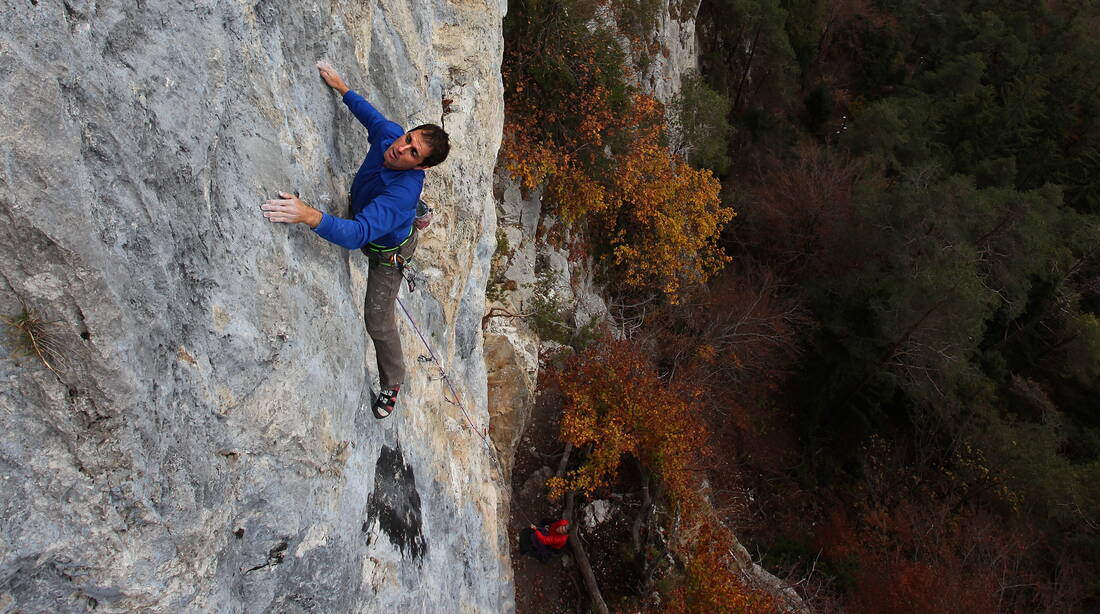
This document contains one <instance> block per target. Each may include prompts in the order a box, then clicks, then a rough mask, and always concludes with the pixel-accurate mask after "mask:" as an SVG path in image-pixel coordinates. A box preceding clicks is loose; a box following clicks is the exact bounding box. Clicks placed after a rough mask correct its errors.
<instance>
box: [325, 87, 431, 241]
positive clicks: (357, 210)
mask: <svg viewBox="0 0 1100 614" xmlns="http://www.w3.org/2000/svg"><path fill="white" fill-rule="evenodd" d="M344 104H346V105H348V109H350V110H351V112H352V114H353V115H355V117H356V119H358V120H359V121H360V122H362V124H363V125H364V126H366V127H367V141H369V142H370V150H368V151H367V157H366V158H365V159H364V160H363V164H362V165H361V166H360V167H359V172H358V173H356V174H355V180H354V181H352V183H351V216H352V217H351V219H348V220H346V219H343V218H339V217H335V216H332V215H329V214H327V213H325V214H323V215H322V217H321V223H320V224H318V225H317V228H314V229H313V231H314V232H316V233H317V234H318V235H320V236H321V237H322V238H324V239H326V240H328V241H331V242H333V243H335V244H337V245H339V246H341V247H345V248H347V249H358V248H360V247H363V246H365V245H366V244H367V243H374V244H376V245H382V246H386V247H391V246H394V245H398V244H400V243H401V242H402V241H404V240H405V239H406V238H407V237H408V236H409V233H410V232H412V224H413V218H415V217H416V202H417V200H418V199H419V198H420V192H421V190H423V188H424V171H422V170H416V169H412V170H407V171H395V170H392V169H388V168H386V167H385V166H383V165H382V156H383V154H385V152H386V149H387V148H388V147H389V146H390V144H392V143H393V141H394V139H396V138H397V137H399V136H401V135H403V134H405V131H404V130H403V129H402V128H401V126H398V125H397V124H395V123H393V122H391V121H390V120H388V119H386V118H385V116H383V115H382V114H381V113H379V112H378V110H377V109H375V108H374V107H372V106H371V104H370V103H369V102H367V101H366V100H365V99H364V98H363V97H362V96H360V95H359V94H357V93H356V92H354V91H352V90H348V92H347V93H346V94H344Z"/></svg>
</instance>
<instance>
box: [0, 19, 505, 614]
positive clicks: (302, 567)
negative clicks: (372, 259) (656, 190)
mask: <svg viewBox="0 0 1100 614" xmlns="http://www.w3.org/2000/svg"><path fill="white" fill-rule="evenodd" d="M503 10H504V7H503V4H502V3H495V2H490V3H483V2H469V1H466V0H457V1H453V2H445V3H442V2H441V3H433V4H429V5H424V4H423V3H413V2H407V1H401V0H383V1H380V2H371V3H363V2H358V1H356V2H351V1H344V0H332V1H330V2H319V3H301V2H293V1H291V0H263V1H260V2H214V1H212V0H198V1H194V0H188V1H186V2H184V1H164V2H149V3H147V2H137V3H128V2H113V1H96V0H64V1H62V0H27V1H21V2H18V3H7V4H5V5H4V7H3V8H0V19H2V21H3V26H0V28H2V30H3V36H0V86H2V87H3V90H4V91H5V92H8V96H7V98H6V100H5V104H4V105H2V106H0V138H3V141H4V146H3V148H2V152H3V153H2V161H3V162H2V164H0V184H2V191H0V212H2V214H3V226H2V230H0V246H2V249H3V255H4V257H3V258H2V259H0V275H2V277H3V281H2V282H0V314H4V315H8V316H12V315H15V314H18V313H19V312H21V311H22V310H23V308H24V305H25V306H26V307H27V308H28V309H30V310H32V311H34V312H36V313H37V314H40V316H41V318H42V319H43V320H44V321H46V322H47V327H46V330H48V331H49V334H50V335H52V336H53V338H54V339H55V340H56V342H57V343H58V344H59V346H60V347H61V352H62V353H63V354H64V357H65V363H66V364H65V365H64V368H62V369H59V374H56V375H55V374H54V373H53V372H51V371H49V370H48V369H46V368H45V367H44V366H43V365H42V364H41V362H40V361H38V360H36V359H35V357H34V356H33V355H31V354H27V353H25V352H23V353H21V352H19V351H18V348H19V345H20V341H19V333H18V331H13V334H12V336H10V337H9V338H7V339H5V340H4V341H3V344H4V345H3V349H4V351H3V352H2V353H0V355H2V356H3V357H4V358H3V359H0V382H2V384H0V414H2V415H3V416H4V428H5V431H6V432H5V434H4V437H3V442H2V444H0V506H2V511H0V612H16V611H18V612H82V611H91V610H93V609H94V610H95V611H96V612H325V613H328V612H387V611H400V612H501V611H509V610H510V608H511V595H512V588H511V580H510V577H511V571H510V565H509V563H508V560H507V548H506V545H507V541H506V536H505V535H504V533H503V526H502V525H501V524H500V522H499V515H498V514H499V506H500V503H501V497H502V494H501V491H500V485H501V481H500V476H499V474H500V469H499V468H498V466H497V464H496V463H495V461H493V459H492V458H491V455H490V453H489V451H488V448H487V447H486V444H485V442H484V441H483V439H482V437H481V435H482V432H483V429H484V428H485V427H486V426H487V423H488V413H487V405H486V403H487V401H486V393H487V389H486V383H485V382H486V371H485V366H484V362H483V358H482V344H481V332H480V321H481V316H482V315H483V306H484V304H483V303H484V286H485V281H486V277H487V275H488V267H489V258H490V255H491V253H492V251H493V247H494V244H495V241H494V239H495V235H494V232H495V212H494V202H493V198H492V192H491V188H492V173H493V165H494V161H495V158H496V151H497V148H498V146H499V139H500V130H501V128H500V127H501V122H502V108H501V84H500V72H499V63H500V54H501V34H500V18H501V16H502V14H503ZM319 59H327V60H329V61H330V62H332V63H333V64H334V65H335V66H336V67H337V68H338V69H340V70H341V72H342V73H343V74H344V76H345V77H346V79H347V80H348V82H349V83H350V84H351V85H352V86H353V87H355V88H356V89H357V90H358V91H360V92H361V93H363V94H364V95H365V96H366V97H367V98H368V99H370V100H372V101H373V102H375V103H376V104H377V106H378V107H379V109H380V110H381V111H383V112H384V113H385V114H387V115H388V116H389V117H391V118H392V119H394V120H395V121H397V122H398V123H401V124H403V125H406V126H409V125H413V124H416V123H420V122H424V121H436V122H438V121H439V120H440V118H441V116H442V115H443V113H444V111H445V103H444V99H447V100H449V101H450V102H449V103H447V104H446V107H447V109H449V110H450V113H449V114H448V115H446V118H445V122H446V127H447V129H448V130H449V131H450V132H451V134H452V143H453V147H454V149H453V152H452V155H451V159H450V160H449V161H448V162H447V163H446V164H445V165H444V166H443V167H441V168H439V169H438V170H435V171H431V172H429V178H428V183H427V188H426V191H425V197H426V199H427V200H430V201H432V202H433V204H434V205H435V206H436V208H437V214H436V216H435V223H434V224H433V226H432V228H431V229H429V231H428V232H427V233H425V234H424V235H423V238H422V241H421V243H420V248H419V252H418V259H419V261H420V278H421V281H420V283H419V288H418V289H417V290H416V291H415V292H411V293H409V292H403V293H402V301H403V303H404V305H405V306H406V307H407V308H408V311H409V313H410V314H411V316H412V318H413V319H414V320H415V321H416V323H417V324H418V325H419V327H420V328H421V330H422V332H423V335H424V338H425V339H426V340H427V342H428V343H429V344H430V345H431V347H432V350H433V351H434V353H435V355H436V356H437V357H438V358H437V361H436V362H437V363H438V364H434V363H424V362H417V360H416V357H417V355H420V354H428V351H427V350H426V349H425V348H424V347H423V346H422V345H421V341H420V338H419V337H418V335H417V334H416V333H415V332H414V331H413V329H412V328H411V327H410V326H408V325H407V324H408V321H407V320H404V316H403V314H401V313H399V314H398V315H399V318H401V319H402V322H401V323H400V324H399V326H400V327H401V328H402V337H403V342H404V344H405V353H406V357H407V360H408V361H409V378H408V381H407V383H406V388H405V391H404V392H403V393H402V395H403V401H404V402H403V407H402V408H399V409H398V412H397V414H395V415H394V416H393V417H391V418H389V419H388V420H386V421H384V422H376V421H375V420H374V419H373V418H372V417H371V416H370V414H369V412H366V413H365V412H364V411H361V409H360V407H361V405H363V403H364V402H365V401H366V400H367V399H368V393H367V388H368V386H369V384H370V380H371V378H372V377H376V375H375V374H374V373H373V371H374V362H373V352H372V349H371V344H370V342H369V341H368V340H367V337H366V335H365V333H364V330H363V326H362V320H361V316H362V298H363V292H364V286H365V262H364V259H363V258H362V257H361V256H360V255H359V254H358V253H349V252H347V251H345V250H343V249H340V248H338V247H335V246H333V245H331V244H328V243H327V242H325V241H323V240H321V239H320V238H318V237H317V236H315V235H314V234H313V233H311V232H309V231H308V229H305V228H304V227H302V226H297V227H287V226H284V225H274V224H269V223H267V222H266V221H264V219H263V218H262V217H261V216H260V212H259V209H258V206H259V204H260V202H261V201H262V200H263V199H264V198H266V197H269V196H271V195H273V193H274V192H275V191H276V190H280V189H282V190H297V191H299V192H300V193H301V196H302V198H303V199H304V200H306V201H307V202H310V203H311V204H314V205H315V206H318V207H319V208H322V209H324V210H327V211H329V212H332V213H336V214H341V213H345V208H346V199H345V197H344V196H343V195H344V194H345V192H346V190H347V186H348V183H349V181H350V178H351V176H352V174H353V173H354V171H355V169H356V168H357V166H358V164H359V162H360V161H361V159H362V156H363V155H364V154H365V151H366V146H367V143H366V134H365V131H364V130H363V129H362V128H361V127H360V126H359V125H358V123H357V122H355V120H354V119H353V118H352V117H351V116H350V114H349V113H348V112H347V111H346V109H345V108H344V107H343V105H342V104H341V103H340V102H339V99H338V98H337V97H336V96H335V95H334V94H332V93H331V92H330V91H329V90H328V89H327V88H326V87H325V86H324V85H323V83H322V82H321V81H320V80H319V79H318V77H317V73H316V69H315V68H314V63H315V62H316V61H317V60H319ZM438 367H443V369H445V371H446V373H447V374H448V376H449V382H450V383H451V384H453V385H454V386H455V388H456V390H457V391H458V394H459V397H460V399H461V406H459V405H458V404H456V403H454V402H453V401H449V400H448V399H450V393H449V392H448V388H447V386H446V384H447V382H446V381H443V380H441V379H439V378H438V375H439V372H440V371H439V369H438ZM466 414H468V416H469V418H468V419H467V415H466Z"/></svg>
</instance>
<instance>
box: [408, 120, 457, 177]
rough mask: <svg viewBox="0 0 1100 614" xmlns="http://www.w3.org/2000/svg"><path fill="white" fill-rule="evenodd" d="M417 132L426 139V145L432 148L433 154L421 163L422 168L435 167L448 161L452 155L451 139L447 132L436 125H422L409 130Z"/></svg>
mask: <svg viewBox="0 0 1100 614" xmlns="http://www.w3.org/2000/svg"><path fill="white" fill-rule="evenodd" d="M417 130H419V131H420V136H421V137H423V138H424V144H425V145H427V146H428V147H431V148H432V153H430V154H428V157H426V158H424V160H422V161H421V162H420V166H423V167H429V166H435V165H436V164H439V163H440V162H442V161H444V160H446V159H447V154H449V153H451V137H450V136H448V135H447V132H446V131H445V130H443V128H440V127H439V126H437V125H435V124H420V125H419V126H417V127H415V128H413V129H412V130H409V132H416V131H417Z"/></svg>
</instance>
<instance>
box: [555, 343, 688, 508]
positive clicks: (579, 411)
mask: <svg viewBox="0 0 1100 614" xmlns="http://www.w3.org/2000/svg"><path fill="white" fill-rule="evenodd" d="M558 379H559V383H560V385H561V389H562V393H563V395H564V396H565V414H564V416H563V418H562V426H561V438H562V441H564V442H566V443H571V444H573V446H574V447H578V448H581V447H585V446H591V452H590V454H589V455H588V458H587V459H586V461H585V464H584V465H582V466H581V467H580V468H578V469H576V470H574V471H572V472H570V474H569V475H568V476H567V479H566V480H565V481H564V484H556V487H557V488H558V490H557V491H556V492H565V491H566V490H570V489H579V490H584V491H586V492H589V493H591V492H592V491H594V490H596V489H598V488H601V487H604V486H608V485H610V484H611V483H612V482H613V481H614V480H615V478H616V476H617V473H618V468H619V465H620V463H621V462H622V459H623V458H624V456H625V455H630V456H633V457H634V458H636V459H638V460H639V461H640V462H641V463H642V464H643V465H644V466H645V467H646V468H647V469H649V470H650V471H652V472H653V473H654V474H656V475H657V476H658V477H659V478H660V479H661V480H662V482H664V484H665V485H666V490H667V491H668V493H669V495H670V496H671V498H672V499H673V500H675V501H677V502H681V503H684V504H687V503H688V502H689V500H690V499H691V498H692V497H693V491H692V489H691V487H690V483H691V481H692V480H691V475H692V470H691V468H690V463H691V462H692V460H693V459H696V458H698V456H699V453H700V450H701V449H702V448H703V446H704V433H703V430H702V428H701V427H700V426H699V424H697V422H696V421H695V412H694V411H693V410H692V407H691V403H693V402H694V401H695V398H696V397H695V396H693V395H692V394H691V391H687V390H683V389H680V388H679V387H672V388H670V387H668V386H666V385H665V384H663V383H662V382H661V381H660V380H659V378H658V377H657V374H656V371H655V369H654V367H653V365H652V364H651V363H650V361H649V358H648V356H647V355H646V354H645V353H644V352H642V351H641V350H640V349H639V348H638V347H636V346H634V345H633V344H631V343H630V342H627V341H621V340H614V339H610V338H605V339H603V340H602V341H601V342H599V343H596V344H593V345H592V346H591V347H590V348H589V349H588V350H587V351H585V352H584V353H583V354H580V355H578V356H576V357H574V359H573V360H571V361H570V363H569V365H568V366H567V368H566V369H565V370H564V371H562V372H561V373H560V374H559V378H558Z"/></svg>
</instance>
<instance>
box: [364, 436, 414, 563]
mask: <svg viewBox="0 0 1100 614" xmlns="http://www.w3.org/2000/svg"><path fill="white" fill-rule="evenodd" d="M375 520H377V521H378V524H379V526H380V527H381V528H382V532H383V533H385V534H386V537H389V538H390V543H392V544H393V545H394V546H396V547H397V548H398V549H399V550H401V556H403V557H404V556H407V557H408V558H412V559H419V558H422V557H423V556H424V553H425V552H426V551H427V550H428V544H427V542H425V541H424V534H423V532H422V531H421V522H420V494H419V493H417V492H416V478H415V477H414V476H413V470H412V467H410V466H408V465H406V464H405V459H404V457H403V456H402V455H401V446H400V445H398V446H397V448H396V449H394V448H391V447H389V446H382V452H381V454H379V455H378V463H377V464H376V465H375V470H374V492H372V493H371V494H370V497H368V498H367V523H366V525H364V529H367V528H369V527H370V526H372V525H373V524H374V521H375ZM406 549H408V554H407V555H406V552H405V551H406Z"/></svg>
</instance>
